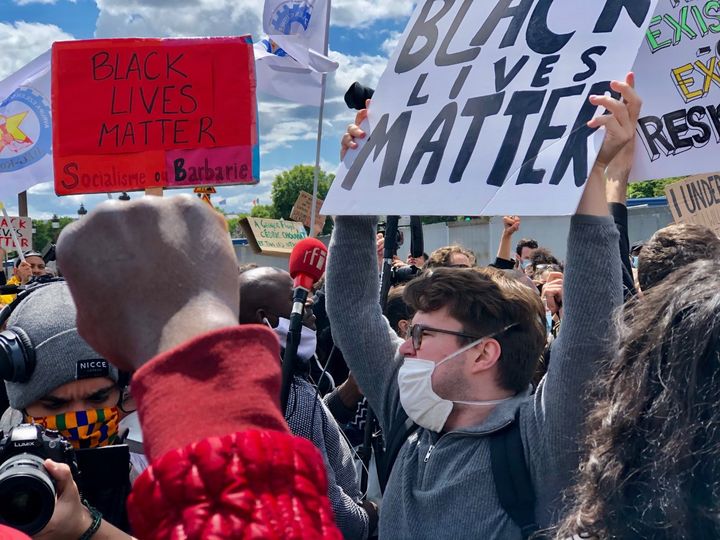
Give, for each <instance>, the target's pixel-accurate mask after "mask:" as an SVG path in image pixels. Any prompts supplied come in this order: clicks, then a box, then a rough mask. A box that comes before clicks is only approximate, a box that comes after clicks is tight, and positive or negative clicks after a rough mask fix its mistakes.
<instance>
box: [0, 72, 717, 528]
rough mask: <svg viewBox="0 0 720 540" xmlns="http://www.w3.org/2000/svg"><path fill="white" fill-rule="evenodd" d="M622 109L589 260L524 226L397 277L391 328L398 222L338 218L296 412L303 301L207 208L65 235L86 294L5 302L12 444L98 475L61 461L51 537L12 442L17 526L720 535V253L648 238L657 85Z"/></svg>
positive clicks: (28, 261) (608, 145)
mask: <svg viewBox="0 0 720 540" xmlns="http://www.w3.org/2000/svg"><path fill="white" fill-rule="evenodd" d="M612 88H613V90H614V91H615V92H617V93H618V94H619V95H620V98H619V99H615V98H613V97H611V96H593V97H591V101H592V103H593V104H594V105H598V106H602V107H604V108H605V109H607V111H608V113H609V114H607V115H604V116H601V117H598V118H596V119H594V120H592V121H591V122H590V123H589V127H591V128H601V127H602V128H604V129H605V139H604V143H603V145H602V148H601V149H600V152H599V154H598V157H597V161H596V163H595V164H594V166H593V167H592V170H591V172H590V175H589V179H588V181H587V186H586V189H585V191H584V194H583V196H582V199H581V200H580V203H579V205H578V208H577V212H576V214H575V215H574V216H573V218H572V220H571V226H570V233H569V237H568V241H567V257H566V259H565V261H560V260H558V259H557V258H556V257H555V256H554V255H553V254H552V253H551V252H550V251H548V250H547V249H544V248H543V246H542V244H541V243H539V242H538V241H537V240H535V239H532V238H529V237H528V236H531V235H528V234H527V232H526V231H524V230H523V226H522V222H521V219H520V218H519V217H517V216H506V217H504V219H503V224H504V229H503V232H502V235H501V238H500V243H499V249H498V253H497V257H496V259H495V260H494V261H492V263H491V264H489V265H488V266H482V265H481V264H480V262H479V261H477V260H476V257H475V255H474V254H473V253H472V252H471V251H469V250H467V249H464V248H463V247H461V246H447V247H444V248H441V249H439V250H436V251H434V252H432V253H430V254H426V253H423V254H422V256H417V257H413V256H408V257H407V259H405V260H402V259H400V258H398V257H396V259H395V261H394V265H395V266H397V267H402V266H409V267H411V268H414V269H413V271H412V272H408V273H407V274H406V275H407V276H409V278H408V279H407V280H406V282H404V283H400V284H397V285H395V286H394V287H393V288H392V289H391V290H390V292H389V294H388V298H387V302H386V303H385V307H384V309H383V306H382V305H381V303H380V302H379V301H378V291H379V290H381V287H380V276H379V272H378V270H379V268H382V267H383V264H384V254H383V252H384V249H383V248H384V242H385V238H384V236H383V234H381V233H378V229H377V219H376V218H373V217H348V216H342V217H337V218H336V221H335V228H334V232H333V235H332V239H331V241H330V245H329V256H328V263H327V269H326V273H325V276H324V277H323V279H322V280H321V281H320V282H319V283H317V284H316V285H315V288H314V290H313V291H311V294H310V297H309V300H308V301H307V302H306V305H305V308H304V315H305V316H304V319H303V328H302V332H301V337H300V341H299V344H298V354H297V357H298V362H297V366H295V367H294V371H293V373H292V386H291V390H290V397H289V401H288V407H287V408H286V410H281V408H280V400H279V396H280V380H281V379H280V372H281V363H282V358H283V350H284V349H285V347H286V346H288V344H289V343H290V342H289V326H290V319H291V317H292V312H293V310H294V309H295V306H294V300H293V282H292V279H291V277H290V275H289V274H288V273H287V272H285V271H282V270H278V269H274V268H266V267H257V266H255V265H249V266H245V267H242V268H238V263H237V259H236V257H235V253H234V252H233V249H232V246H231V245H230V242H229V240H228V237H227V234H226V229H225V227H226V226H225V224H224V221H223V220H222V218H221V217H220V216H219V215H214V213H213V212H212V211H210V210H209V209H208V208H207V205H204V204H202V203H199V202H198V201H196V200H194V199H192V198H189V197H173V198H169V199H162V198H157V197H146V198H143V199H141V200H136V201H132V202H129V203H124V202H117V201H109V202H107V203H103V205H101V206H100V207H99V208H98V209H97V210H95V211H94V212H92V213H91V214H90V215H89V216H87V217H86V218H85V219H83V220H82V221H80V222H78V223H75V224H73V225H71V226H69V227H68V228H67V229H66V230H65V231H64V232H63V234H62V235H61V237H60V240H59V244H58V250H57V256H58V267H59V269H60V270H61V272H62V274H63V276H64V278H57V279H37V278H41V277H43V276H44V275H45V267H44V262H42V261H43V260H42V257H41V256H40V254H38V253H34V252H32V253H26V254H25V260H24V261H18V263H17V264H16V265H15V268H14V275H13V277H12V278H11V281H13V283H11V284H14V285H19V286H20V290H19V293H18V294H17V295H5V296H3V297H2V298H1V299H0V300H2V302H3V303H4V304H6V307H5V308H4V309H3V311H2V314H0V320H2V321H3V324H4V331H3V332H2V333H0V373H2V375H3V377H4V378H5V380H6V384H5V389H6V392H7V403H8V407H7V410H6V411H5V414H4V415H3V416H2V420H1V421H0V429H2V431H3V433H4V434H5V435H7V434H8V432H11V433H12V431H13V430H14V429H17V428H18V426H22V425H27V424H29V425H34V426H39V428H38V431H37V433H38V434H39V433H41V432H44V431H45V430H47V432H48V433H52V431H57V432H59V434H60V436H62V437H63V438H64V439H65V440H67V441H68V442H69V444H70V445H71V446H72V448H73V452H72V455H74V456H76V457H74V458H69V459H67V460H66V461H65V462H56V461H52V460H46V461H45V462H44V467H45V470H46V472H47V473H48V474H49V475H50V476H51V477H52V479H53V483H54V490H55V493H56V502H55V504H54V506H53V507H52V508H51V509H50V510H51V511H50V514H49V515H48V516H47V520H46V522H45V523H43V524H42V527H41V528H40V529H38V530H31V529H32V523H31V521H32V520H31V519H30V518H27V517H23V516H19V515H15V516H13V515H10V514H8V512H7V508H8V507H9V505H16V507H17V508H21V507H22V506H23V505H25V506H26V507H28V512H29V514H32V511H33V510H34V508H33V507H32V505H33V504H34V502H33V501H32V500H22V501H19V500H17V498H13V494H12V493H10V494H9V495H8V494H7V493H4V492H3V489H2V484H3V481H5V480H6V479H7V475H8V474H10V475H12V474H11V473H12V471H9V470H6V469H3V466H4V465H3V462H2V461H3V460H5V459H9V458H10V457H11V454H10V453H8V452H7V451H6V449H5V448H4V447H0V519H5V522H6V524H7V523H8V522H11V523H14V524H15V525H16V526H18V527H19V528H24V529H25V530H26V531H28V532H30V534H33V535H34V536H33V537H34V538H41V539H47V540H50V539H73V540H74V539H78V538H80V539H83V540H87V539H90V538H93V539H96V540H97V539H120V538H132V537H135V538H141V539H143V538H148V539H161V538H168V539H178V540H179V539H185V538H187V539H221V538H277V539H285V538H348V539H359V540H364V539H368V538H373V537H379V538H388V539H392V538H399V539H418V538H433V539H436V538H458V539H460V538H488V539H491V538H492V539H508V540H515V539H525V538H543V539H556V540H566V539H570V538H575V537H582V538H591V539H597V540H602V539H626V538H627V539H631V538H642V539H645V538H647V539H667V540H671V539H672V540H678V539H688V540H691V539H692V540H697V539H709V538H720V508H719V506H720V408H718V405H717V404H718V402H719V401H720V239H719V238H718V237H717V236H716V235H715V234H714V233H713V232H712V231H710V230H709V229H706V228H704V227H701V226H697V225H671V226H669V227H667V228H665V229H662V230H660V231H658V232H657V233H656V234H655V235H654V236H653V237H652V238H650V239H648V240H647V241H646V242H645V243H644V244H643V245H642V246H631V245H630V244H629V241H628V232H627V231H628V227H627V208H626V206H625V204H626V201H625V194H626V192H627V182H628V176H629V172H630V168H631V165H632V159H633V153H634V126H635V124H636V122H637V118H638V116H639V114H640V106H641V103H640V98H639V97H638V96H637V94H636V93H635V91H634V84H633V78H632V75H629V76H628V78H627V80H625V81H615V82H613V83H612ZM365 114H366V112H365V111H363V112H361V113H360V114H359V115H358V117H357V118H356V121H355V123H353V124H351V125H350V126H349V127H348V130H347V133H346V134H345V136H344V137H343V139H342V153H343V154H344V153H346V152H352V151H354V149H355V148H356V146H357V144H356V140H357V139H358V138H363V137H365V133H364V132H363V131H362V130H361V128H360V127H359V125H360V123H361V121H362V119H363V118H364V115H365ZM149 224H162V234H160V231H159V230H155V231H153V230H149V229H148V227H150V225H149ZM519 236H523V238H519ZM110 238H111V239H112V241H111V243H112V245H113V249H112V250H110V249H107V245H108V242H109V239H110ZM349 261H352V269H351V270H349V269H348V263H349ZM160 267H162V268H163V269H164V271H163V272H162V274H159V273H158V272H157V269H158V268H160ZM128 276H132V279H128ZM38 437H40V435H38ZM38 440H39V439H38ZM369 442H371V443H369ZM2 444H7V439H6V440H5V441H0V445H2ZM53 444H54V443H53ZM369 449H374V450H375V451H374V452H373V453H372V455H369V454H368V450H369ZM44 457H48V456H44ZM3 505H6V506H5V507H3ZM23 519H24V520H25V521H23ZM12 520H14V521H12ZM24 537H25V536H24V535H23V533H21V532H19V531H12V530H11V529H9V528H7V527H0V538H24Z"/></svg>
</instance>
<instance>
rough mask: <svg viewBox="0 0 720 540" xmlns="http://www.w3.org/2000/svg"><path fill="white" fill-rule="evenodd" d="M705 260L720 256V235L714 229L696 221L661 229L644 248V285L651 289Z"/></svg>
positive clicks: (641, 274)
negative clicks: (682, 270) (680, 270)
mask: <svg viewBox="0 0 720 540" xmlns="http://www.w3.org/2000/svg"><path fill="white" fill-rule="evenodd" d="M701 259H715V260H718V259H720V238H718V237H717V235H716V234H715V233H714V232H713V231H712V230H710V229H708V228H707V227H704V226H702V225H697V224H695V223H682V224H675V225H670V226H668V227H665V228H664V229H660V230H659V231H657V232H656V233H655V234H654V235H653V237H652V238H651V239H650V240H648V241H647V242H646V243H645V245H644V246H643V248H642V249H641V250H640V255H639V257H638V282H639V283H640V288H641V289H642V290H643V291H645V292H647V291H648V290H649V289H650V288H651V287H654V286H655V285H657V284H658V283H659V282H660V281H662V280H663V279H665V278H666V277H667V276H668V275H670V273H672V272H674V271H675V270H677V269H678V268H680V267H682V266H685V265H687V264H690V263H691V262H695V261H699V260H701Z"/></svg>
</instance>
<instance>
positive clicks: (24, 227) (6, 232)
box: [0, 216, 32, 251]
mask: <svg viewBox="0 0 720 540" xmlns="http://www.w3.org/2000/svg"><path fill="white" fill-rule="evenodd" d="M11 228H13V229H15V232H16V233H17V237H18V242H20V249H21V250H22V251H28V250H30V249H32V220H31V219H30V218H28V217H10V221H8V220H7V219H6V218H4V217H2V216H0V249H2V250H4V251H17V246H15V242H14V241H13V237H12V232H11V231H10V229H11Z"/></svg>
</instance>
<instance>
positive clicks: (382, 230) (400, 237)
mask: <svg viewBox="0 0 720 540" xmlns="http://www.w3.org/2000/svg"><path fill="white" fill-rule="evenodd" d="M376 230H377V232H378V234H382V235H383V236H387V234H386V233H387V224H386V223H385V222H384V221H381V222H380V223H378V224H377V229H376ZM396 230H397V236H396V237H395V238H396V239H397V247H399V248H400V247H402V246H403V244H404V243H405V234H404V233H403V232H402V231H401V230H400V229H397V228H396Z"/></svg>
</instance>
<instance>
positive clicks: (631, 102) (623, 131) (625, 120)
mask: <svg viewBox="0 0 720 540" xmlns="http://www.w3.org/2000/svg"><path fill="white" fill-rule="evenodd" d="M610 88H611V89H612V90H614V91H615V92H620V94H621V95H622V97H623V100H624V101H619V100H617V99H614V98H613V97H611V96H590V103H592V104H593V105H596V106H602V107H605V108H606V109H607V110H608V111H610V112H611V113H612V114H610V115H604V116H596V117H595V118H593V119H592V120H590V121H589V122H588V124H587V125H588V127H590V128H593V129H597V128H600V127H604V128H605V140H604V141H603V145H602V147H601V148H600V152H599V153H598V156H597V159H596V160H595V164H596V166H601V167H602V168H603V169H605V168H607V166H608V165H609V164H610V162H611V161H612V160H613V159H615V156H617V155H618V153H619V152H620V151H621V150H622V149H623V148H625V147H626V146H627V145H628V144H630V143H631V141H632V140H633V137H634V136H635V125H636V123H635V122H633V119H632V118H631V114H630V111H631V110H632V111H637V112H638V114H639V111H640V108H641V107H642V100H641V99H640V96H638V94H637V92H635V88H634V77H633V75H632V73H629V74H628V76H627V77H626V79H625V82H620V81H612V82H611V83H610ZM635 119H637V116H636V117H635Z"/></svg>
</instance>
